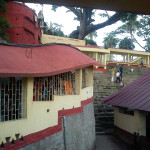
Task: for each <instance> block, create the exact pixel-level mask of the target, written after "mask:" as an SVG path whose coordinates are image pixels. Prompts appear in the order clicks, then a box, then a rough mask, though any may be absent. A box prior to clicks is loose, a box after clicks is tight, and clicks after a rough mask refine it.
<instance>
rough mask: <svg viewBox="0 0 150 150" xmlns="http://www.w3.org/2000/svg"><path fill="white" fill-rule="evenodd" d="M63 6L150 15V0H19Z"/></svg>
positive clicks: (21, 0) (20, 0)
mask: <svg viewBox="0 0 150 150" xmlns="http://www.w3.org/2000/svg"><path fill="white" fill-rule="evenodd" d="M18 1H19V2H29V3H41V4H42V3H43V4H53V5H62V6H78V7H90V8H96V9H103V10H112V11H124V12H133V13H139V14H147V15H150V9H149V6H150V0H86V1H85V0H61V1H60V0H18Z"/></svg>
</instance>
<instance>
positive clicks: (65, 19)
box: [26, 3, 141, 50]
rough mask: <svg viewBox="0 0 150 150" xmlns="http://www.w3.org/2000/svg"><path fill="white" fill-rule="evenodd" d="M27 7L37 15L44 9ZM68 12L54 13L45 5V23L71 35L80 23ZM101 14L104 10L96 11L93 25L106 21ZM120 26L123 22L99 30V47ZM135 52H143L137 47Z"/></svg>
mask: <svg viewBox="0 0 150 150" xmlns="http://www.w3.org/2000/svg"><path fill="white" fill-rule="evenodd" d="M26 5H27V6H28V7H30V8H32V9H34V10H35V11H36V13H37V14H38V12H39V11H40V10H42V7H41V5H40V4H31V3H30V4H29V3H26ZM66 10H67V9H66V8H65V7H61V8H58V9H57V11H56V12H54V11H52V10H51V5H43V14H44V21H45V22H47V23H48V24H49V23H50V22H52V23H58V24H60V25H62V26H63V28H62V30H63V32H64V34H66V35H69V34H70V33H71V32H72V31H73V30H75V29H76V28H77V26H78V25H79V22H78V21H75V20H73V18H74V16H75V15H74V14H73V13H71V12H68V13H66ZM100 12H104V11H102V10H97V11H96V13H95V18H94V19H95V22H94V23H93V24H97V23H100V22H103V21H105V18H102V17H100V16H99V15H98V14H99V13H100ZM108 13H109V14H111V15H112V14H114V12H110V11H108ZM120 25H121V21H118V22H117V23H115V24H113V25H111V26H107V27H105V28H102V29H100V30H97V35H98V36H97V38H96V39H95V41H96V42H97V45H98V46H103V38H104V37H105V36H106V33H109V32H111V31H114V30H115V29H117V27H119V26H120ZM119 38H124V36H121V35H120V37H119ZM135 50H141V48H140V47H139V46H137V45H136V48H135Z"/></svg>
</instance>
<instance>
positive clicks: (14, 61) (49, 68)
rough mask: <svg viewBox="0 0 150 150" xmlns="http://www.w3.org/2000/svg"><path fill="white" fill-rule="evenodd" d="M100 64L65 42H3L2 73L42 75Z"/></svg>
mask: <svg viewBox="0 0 150 150" xmlns="http://www.w3.org/2000/svg"><path fill="white" fill-rule="evenodd" d="M92 65H98V66H103V65H101V64H100V63H98V62H96V61H95V60H94V59H92V58H90V57H88V56H87V55H85V54H83V53H82V52H80V51H79V50H78V49H77V48H74V47H71V46H69V45H65V44H45V45H40V46H37V45H36V46H33V45H32V46H31V45H19V46H18V45H15V44H13V45H8V44H7V45H6V44H0V77H39V76H49V75H55V74H60V73H64V72H68V71H71V70H74V69H79V68H83V67H87V66H92Z"/></svg>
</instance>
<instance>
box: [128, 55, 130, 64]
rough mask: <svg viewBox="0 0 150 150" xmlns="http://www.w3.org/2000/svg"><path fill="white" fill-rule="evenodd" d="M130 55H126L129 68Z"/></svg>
mask: <svg viewBox="0 0 150 150" xmlns="http://www.w3.org/2000/svg"><path fill="white" fill-rule="evenodd" d="M129 63H130V54H128V66H130V64H129Z"/></svg>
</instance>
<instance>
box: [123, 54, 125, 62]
mask: <svg viewBox="0 0 150 150" xmlns="http://www.w3.org/2000/svg"><path fill="white" fill-rule="evenodd" d="M123 62H124V63H125V55H123Z"/></svg>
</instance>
